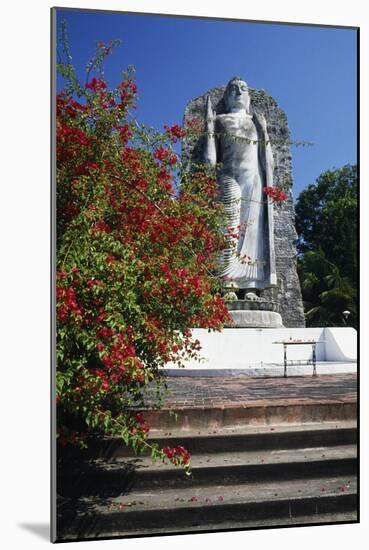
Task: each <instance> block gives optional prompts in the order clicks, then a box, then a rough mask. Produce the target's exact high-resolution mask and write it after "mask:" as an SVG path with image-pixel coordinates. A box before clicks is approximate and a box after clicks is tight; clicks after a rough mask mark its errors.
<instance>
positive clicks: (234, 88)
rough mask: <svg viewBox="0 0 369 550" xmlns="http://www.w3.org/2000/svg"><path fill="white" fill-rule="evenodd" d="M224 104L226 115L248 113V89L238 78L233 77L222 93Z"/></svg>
mask: <svg viewBox="0 0 369 550" xmlns="http://www.w3.org/2000/svg"><path fill="white" fill-rule="evenodd" d="M224 104H225V108H226V112H227V113H237V112H239V111H246V113H249V112H250V95H249V88H248V86H247V84H246V82H245V81H244V80H242V78H241V77H240V76H234V77H233V78H232V79H231V80H230V81H229V82H228V84H227V87H226V89H225V92H224Z"/></svg>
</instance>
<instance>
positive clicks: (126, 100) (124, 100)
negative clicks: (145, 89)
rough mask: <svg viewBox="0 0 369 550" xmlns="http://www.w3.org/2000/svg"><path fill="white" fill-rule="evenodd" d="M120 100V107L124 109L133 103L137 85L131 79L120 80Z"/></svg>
mask: <svg viewBox="0 0 369 550" xmlns="http://www.w3.org/2000/svg"><path fill="white" fill-rule="evenodd" d="M118 91H119V94H120V100H121V105H120V107H121V109H123V110H126V109H127V108H128V107H131V106H132V105H133V104H134V100H135V97H136V94H137V86H136V84H135V83H134V82H133V81H132V80H131V79H125V80H122V82H121V83H120V84H119V86H118Z"/></svg>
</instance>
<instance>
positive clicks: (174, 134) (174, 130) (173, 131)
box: [164, 124, 186, 143]
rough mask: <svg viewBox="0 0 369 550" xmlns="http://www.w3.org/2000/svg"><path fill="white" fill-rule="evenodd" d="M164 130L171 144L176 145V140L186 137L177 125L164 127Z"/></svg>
mask: <svg viewBox="0 0 369 550" xmlns="http://www.w3.org/2000/svg"><path fill="white" fill-rule="evenodd" d="M164 130H165V131H166V133H167V134H168V135H169V137H170V139H171V141H172V143H176V142H177V140H179V139H182V138H183V137H184V136H185V135H186V131H185V130H184V129H183V128H182V127H181V126H179V125H178V124H174V125H173V126H167V125H164Z"/></svg>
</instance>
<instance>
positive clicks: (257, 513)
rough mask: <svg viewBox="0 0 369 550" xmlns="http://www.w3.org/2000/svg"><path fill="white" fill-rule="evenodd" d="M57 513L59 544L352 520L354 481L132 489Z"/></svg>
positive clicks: (66, 505)
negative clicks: (179, 488) (339, 519)
mask: <svg viewBox="0 0 369 550" xmlns="http://www.w3.org/2000/svg"><path fill="white" fill-rule="evenodd" d="M58 508H59V519H58V534H59V536H58V540H60V541H61V540H75V539H76V538H78V539H89V538H96V537H114V536H126V535H127V536H129V535H134V534H150V533H159V532H161V533H163V532H164V533H167V532H171V531H172V532H183V531H186V532H191V531H194V532H195V531H206V530H216V531H219V530H222V529H232V528H239V527H240V526H241V528H244V529H247V528H251V527H257V526H264V527H265V526H271V525H273V524H274V525H279V526H283V525H299V524H306V523H311V524H314V523H324V522H327V523H329V522H330V521H335V520H336V519H337V518H341V521H356V520H357V517H356V508H357V489H356V477H355V476H350V475H345V476H342V475H341V476H336V477H335V476H325V477H319V478H313V479H308V478H302V479H297V480H291V479H289V480H283V481H281V480H279V481H267V482H266V481H263V482H256V483H250V482H245V483H242V484H230V485H222V484H212V485H206V486H201V487H186V488H182V489H181V490H180V491H178V489H177V488H165V489H158V488H155V489H154V490H148V489H137V490H134V491H131V492H130V493H129V494H128V495H127V494H119V495H117V496H115V497H110V498H104V497H101V495H100V496H95V497H86V496H85V497H80V498H77V499H72V498H64V499H63V502H62V503H61V504H60V506H59V507H58ZM332 518H335V519H332Z"/></svg>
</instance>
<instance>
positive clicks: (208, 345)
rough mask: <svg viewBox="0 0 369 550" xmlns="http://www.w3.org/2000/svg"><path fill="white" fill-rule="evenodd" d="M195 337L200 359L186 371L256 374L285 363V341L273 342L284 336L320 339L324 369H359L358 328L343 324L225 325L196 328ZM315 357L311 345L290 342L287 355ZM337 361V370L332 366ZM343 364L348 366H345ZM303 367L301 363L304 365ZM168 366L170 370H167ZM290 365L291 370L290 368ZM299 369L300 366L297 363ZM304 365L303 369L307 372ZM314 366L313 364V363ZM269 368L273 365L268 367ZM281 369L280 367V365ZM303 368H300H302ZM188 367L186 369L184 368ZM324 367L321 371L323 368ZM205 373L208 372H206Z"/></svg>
mask: <svg viewBox="0 0 369 550" xmlns="http://www.w3.org/2000/svg"><path fill="white" fill-rule="evenodd" d="M193 337H194V338H197V339H198V340H200V343H201V346H202V349H201V351H200V354H201V356H202V358H203V360H202V361H201V362H198V361H194V360H190V361H187V363H186V367H187V368H186V369H180V371H181V372H182V373H183V374H190V372H189V371H190V370H192V369H193V370H196V371H197V370H202V371H207V370H211V371H215V370H220V369H222V370H223V369H227V370H229V371H237V370H238V369H239V370H242V371H248V370H249V371H250V374H256V372H255V368H256V369H258V370H259V369H262V370H263V371H264V372H265V373H267V371H268V368H267V367H268V366H269V367H272V365H273V367H277V366H278V365H282V364H283V345H281V344H274V342H277V341H282V340H289V339H292V340H317V341H318V342H320V343H319V344H318V345H317V347H316V360H317V362H318V363H322V364H323V366H324V364H325V365H326V367H327V369H328V371H327V369H326V368H324V369H323V371H325V372H326V371H327V372H342V370H343V371H344V372H352V370H353V368H354V370H356V365H352V364H353V363H355V362H356V356H357V354H356V330H355V329H353V328H351V327H342V328H281V329H251V328H226V329H224V330H223V331H222V332H208V331H207V330H206V329H194V330H193ZM311 358H312V346H311V345H298V346H288V349H287V359H288V360H291V359H292V360H295V361H296V360H297V361H306V360H311ZM335 363H337V366H338V367H339V368H338V369H337V370H332V367H333V364H335ZM344 365H347V366H348V369H346V370H345V367H344ZM301 368H302V367H301ZM168 369H169V370H168ZM172 369H177V370H178V367H177V366H176V365H173V364H170V363H168V364H167V366H166V370H167V371H168V373H169V374H170V371H171V370H172ZM290 369H291V370H290ZM297 369H299V367H297ZM306 369H307V367H304V368H303V370H302V371H301V373H305V372H306ZM310 369H311V367H310ZM269 370H270V368H269ZM277 370H279V369H277ZM300 370H301V369H300ZM185 371H186V372H185ZM289 371H290V372H291V374H292V373H293V372H294V373H297V371H296V367H294V368H293V369H292V367H290V368H289ZM323 371H322V370H321V372H323ZM204 374H205V372H204Z"/></svg>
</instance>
